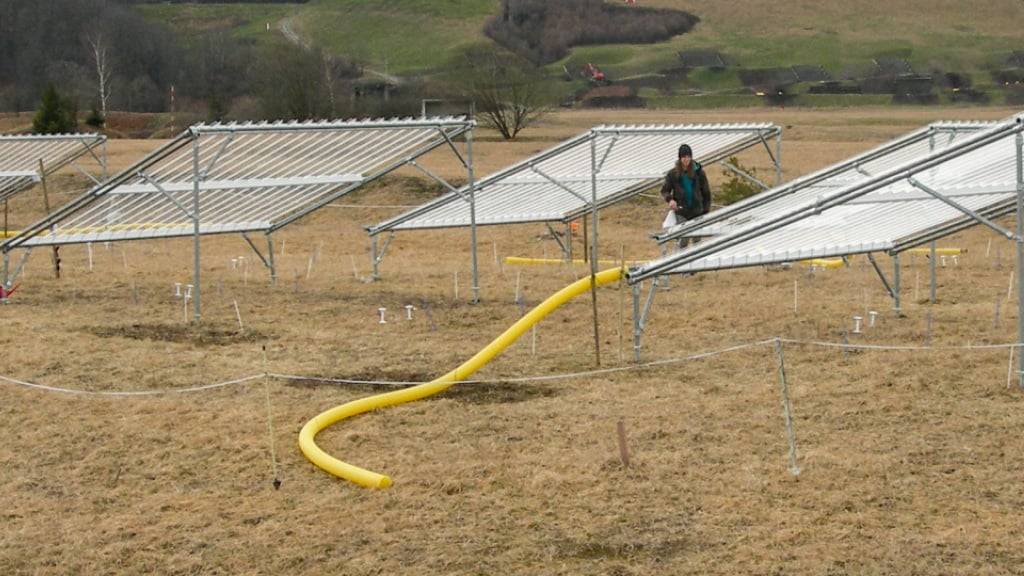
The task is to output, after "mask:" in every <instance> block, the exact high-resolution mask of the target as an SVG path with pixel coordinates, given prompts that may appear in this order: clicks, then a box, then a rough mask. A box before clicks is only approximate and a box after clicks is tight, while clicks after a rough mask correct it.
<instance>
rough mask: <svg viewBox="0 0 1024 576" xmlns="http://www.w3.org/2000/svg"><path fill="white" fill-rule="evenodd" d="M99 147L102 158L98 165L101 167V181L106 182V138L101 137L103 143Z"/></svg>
mask: <svg viewBox="0 0 1024 576" xmlns="http://www.w3.org/2000/svg"><path fill="white" fill-rule="evenodd" d="M100 147H101V149H102V156H101V158H102V160H101V161H100V166H101V167H102V169H103V181H104V182H106V181H107V178H108V177H109V173H108V171H107V170H108V169H107V139H106V138H104V139H103V144H101V145H100Z"/></svg>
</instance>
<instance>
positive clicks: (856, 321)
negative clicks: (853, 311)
mask: <svg viewBox="0 0 1024 576" xmlns="http://www.w3.org/2000/svg"><path fill="white" fill-rule="evenodd" d="M861 320H863V318H861V317H860V316H854V317H853V332H852V333H853V334H860V321H861Z"/></svg>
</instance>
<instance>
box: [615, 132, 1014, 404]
mask: <svg viewBox="0 0 1024 576" xmlns="http://www.w3.org/2000/svg"><path fill="white" fill-rule="evenodd" d="M1022 131H1024V115H1020V116H1015V117H1012V118H1010V119H1008V120H1005V121H1001V122H998V123H994V124H993V125H991V126H989V127H987V128H985V129H983V130H977V131H974V133H972V134H969V135H967V136H964V137H962V138H959V137H958V138H957V139H956V141H955V142H953V143H951V144H949V145H947V146H944V147H941V148H936V149H935V150H933V151H931V152H929V153H927V154H924V155H921V156H917V157H914V158H912V159H910V160H906V161H904V162H902V163H898V164H895V165H889V166H886V167H884V168H882V169H880V170H878V171H877V172H876V173H874V174H872V175H871V176H869V177H866V178H863V179H859V180H857V181H854V182H850V183H847V184H844V185H839V186H835V187H833V188H831V189H827V190H821V191H819V192H818V194H816V195H814V196H813V197H810V198H804V199H803V201H801V202H798V203H795V204H794V205H791V206H789V207H787V208H785V209H783V210H779V211H775V212H772V213H769V214H766V215H764V216H763V217H761V218H757V219H755V220H754V221H752V222H751V223H749V224H746V225H740V226H738V227H736V228H735V229H733V230H731V231H728V232H726V233H724V234H722V235H720V236H715V237H713V238H710V239H708V240H707V241H705V242H703V243H701V244H696V245H692V246H690V247H688V248H686V249H684V250H682V251H680V252H676V253H674V254H670V255H668V256H665V257H662V258H659V259H657V260H653V261H651V262H648V263H646V264H643V265H641V266H638V267H636V268H633V269H631V270H630V272H629V275H628V276H629V282H630V284H631V285H633V295H634V301H633V306H634V315H635V320H634V348H635V350H636V353H637V354H639V346H640V335H641V333H642V331H643V329H644V324H645V323H646V316H647V312H648V311H649V310H650V305H651V301H652V299H653V296H654V292H655V286H652V290H651V293H650V294H649V295H648V298H647V302H646V304H645V306H644V309H643V312H641V311H640V305H639V283H640V282H642V281H644V280H646V279H654V283H653V284H656V283H657V278H658V277H659V276H662V275H666V274H688V273H694V272H702V271H711V270H726V269H734V268H741V267H748V266H760V265H767V264H781V263H785V262H792V261H796V260H804V259H809V258H825V257H837V256H848V255H852V254H867V255H868V256H869V258H871V261H872V264H873V265H874V267H875V270H876V272H877V273H878V274H879V276H880V277H881V279H882V281H883V282H884V283H885V286H886V288H887V289H888V291H889V292H890V294H891V295H892V296H893V298H894V300H895V301H896V303H897V304H896V306H897V308H898V306H899V304H898V297H899V290H900V287H899V283H900V279H899V266H898V260H897V266H896V268H895V270H894V273H893V281H892V283H890V282H889V281H888V280H887V279H886V278H885V275H884V274H883V273H882V270H881V269H880V268H879V267H878V265H877V263H876V262H875V261H874V258H873V257H872V254H873V253H876V252H886V253H889V254H891V255H893V256H894V257H895V256H898V255H899V253H900V252H902V251H904V250H907V249H909V248H912V247H914V246H919V245H921V244H924V243H927V242H930V241H932V240H934V239H936V238H940V237H943V236H945V235H948V234H952V233H954V232H957V231H959V230H963V229H965V228H967V227H969V226H972V225H975V224H982V225H985V226H987V227H989V228H991V229H992V230H994V231H996V232H997V233H998V234H1000V235H1002V236H1004V237H1006V238H1008V239H1010V240H1013V241H1014V242H1015V243H1016V245H1017V267H1018V283H1019V287H1018V288H1019V290H1021V293H1024V279H1021V278H1020V274H1021V273H1024V138H1022ZM1011 212H1016V215H1017V227H1016V231H1011V230H1007V229H1005V228H1003V227H1002V226H1000V225H999V224H997V223H996V222H995V221H994V219H995V218H997V217H999V216H1002V215H1005V214H1008V213H1011ZM933 262H934V260H933ZM1018 307H1019V310H1018V313H1019V314H1020V317H1021V318H1024V299H1019V302H1018ZM1019 341H1020V342H1021V343H1022V344H1024V322H1022V323H1020V326H1019ZM1020 369H1021V372H1020V374H1021V383H1022V385H1024V358H1022V362H1021V365H1020Z"/></svg>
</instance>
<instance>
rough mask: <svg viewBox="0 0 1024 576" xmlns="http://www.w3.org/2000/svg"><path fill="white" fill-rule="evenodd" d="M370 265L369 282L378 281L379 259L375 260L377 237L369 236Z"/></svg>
mask: <svg viewBox="0 0 1024 576" xmlns="http://www.w3.org/2000/svg"><path fill="white" fill-rule="evenodd" d="M370 265H371V266H372V267H373V272H371V273H370V279H371V280H380V259H378V258H377V237H376V236H370Z"/></svg>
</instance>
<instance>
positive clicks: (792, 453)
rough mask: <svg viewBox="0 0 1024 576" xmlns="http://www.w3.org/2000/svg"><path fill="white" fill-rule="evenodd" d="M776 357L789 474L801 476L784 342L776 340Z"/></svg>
mask: <svg viewBox="0 0 1024 576" xmlns="http://www.w3.org/2000/svg"><path fill="white" fill-rule="evenodd" d="M775 355H776V358H777V360H778V366H779V390H780V392H781V393H782V417H783V419H784V420H785V421H786V440H788V441H789V472H790V474H792V475H793V476H799V475H800V467H799V466H797V463H796V432H794V431H793V407H792V406H791V405H790V402H789V385H788V384H786V360H785V355H784V353H783V351H782V340H780V339H779V338H776V339H775Z"/></svg>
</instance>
